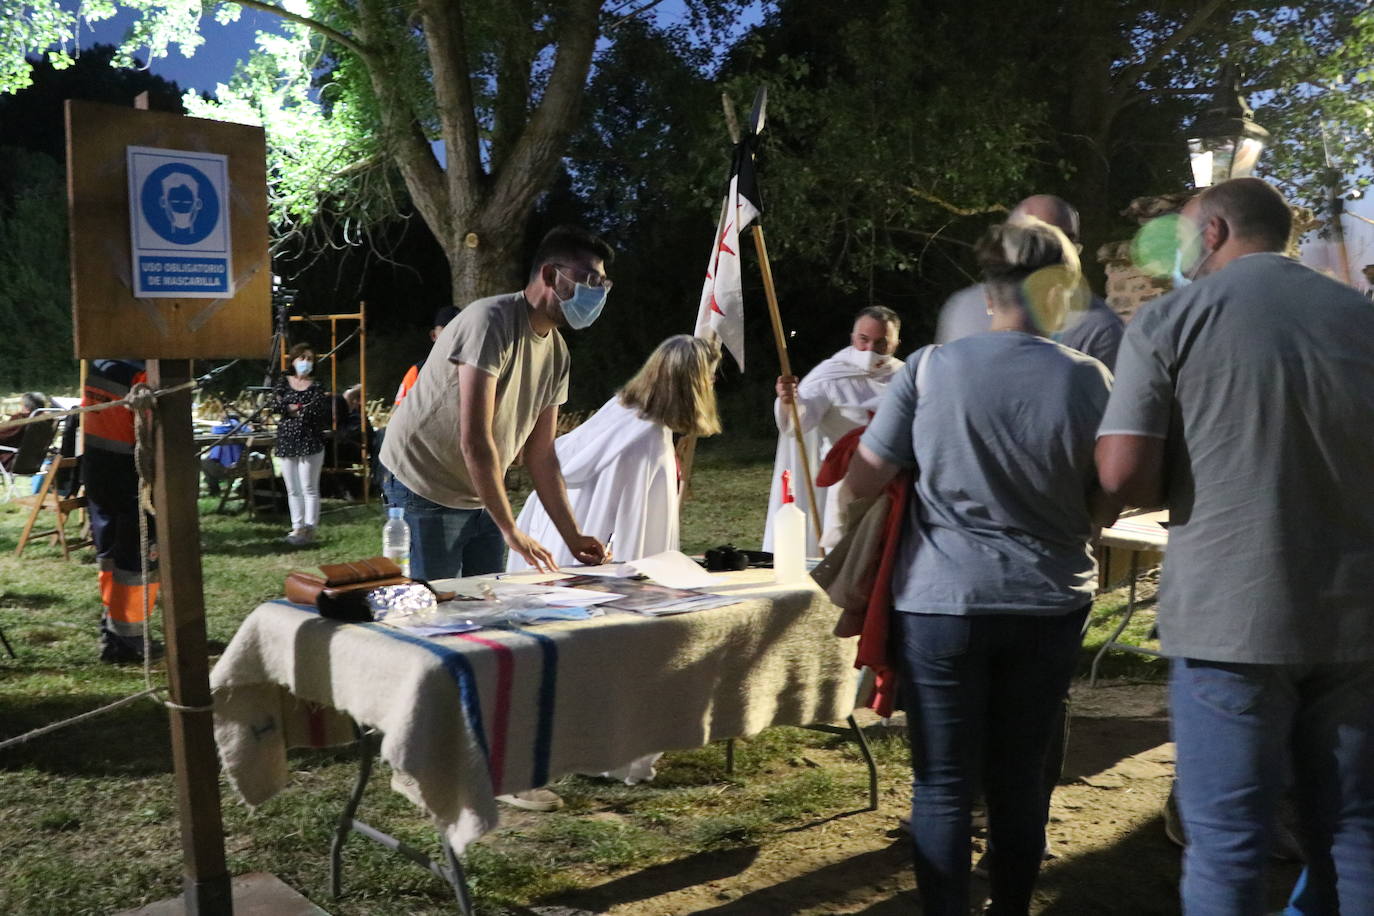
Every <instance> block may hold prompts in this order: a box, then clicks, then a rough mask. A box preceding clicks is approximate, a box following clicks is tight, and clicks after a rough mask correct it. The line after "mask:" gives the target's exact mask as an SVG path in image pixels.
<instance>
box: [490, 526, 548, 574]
mask: <svg viewBox="0 0 1374 916" xmlns="http://www.w3.org/2000/svg"><path fill="white" fill-rule="evenodd" d="M502 537H503V538H504V539H505V541H506V546H507V547H509V548H510V549H511V552H512V553H518V554H519V555H520V556H522V557H524V558H525V562H526V563H528V564H530V566H533V567H534V568H535V569H537V570H539V571H540V572H558V563H557V561H556V560H554V558H553V554H551V553H549V550H548V548H547V547H545V546H544V545H543V544H541V543H539V542H538V541H536V540H535V539H534V538H532V537H530V536H529V535H528V534H526V533H525V532H523V531H521V530H520V529H519V528H512V529H511V530H510V531H508V532H506V533H505V534H503V535H502Z"/></svg>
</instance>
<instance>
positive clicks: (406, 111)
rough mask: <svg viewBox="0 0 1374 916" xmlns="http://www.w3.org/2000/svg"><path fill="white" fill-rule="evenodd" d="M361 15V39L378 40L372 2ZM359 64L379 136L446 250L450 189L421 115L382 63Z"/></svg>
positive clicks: (373, 60)
mask: <svg viewBox="0 0 1374 916" xmlns="http://www.w3.org/2000/svg"><path fill="white" fill-rule="evenodd" d="M359 12H360V15H359V25H358V30H359V33H360V34H361V35H362V37H363V38H364V40H367V39H369V38H372V37H376V38H380V37H381V32H382V30H383V29H384V27H385V26H384V24H383V22H382V17H381V12H380V11H379V10H378V9H377V7H376V3H375V0H364V2H363V3H361V4H360V11H359ZM363 62H364V64H365V65H366V68H367V76H368V80H369V82H370V83H371V85H372V93H373V95H374V96H376V99H377V110H378V112H379V114H380V115H381V121H382V129H383V136H384V138H385V143H386V144H387V147H388V148H389V149H390V151H391V157H392V158H393V159H394V160H395V161H396V167H397V168H398V169H399V170H400V172H401V178H402V180H404V181H405V183H406V190H407V191H409V192H410V199H411V200H412V201H413V202H414V204H415V209H416V210H418V211H419V212H420V216H421V217H423V218H424V221H425V223H426V224H427V225H428V226H429V229H430V231H431V232H433V233H434V236H435V238H437V239H439V242H440V244H441V245H443V246H444V248H445V250H447V249H448V246H449V243H450V241H451V232H452V222H453V221H452V218H451V216H450V210H449V189H448V186H447V185H445V184H444V170H443V169H442V168H441V167H440V166H439V160H438V159H436V158H435V157H434V150H433V149H431V148H430V145H429V140H428V138H427V137H425V135H424V132H423V131H422V130H421V129H420V119H419V117H417V116H416V113H415V110H414V108H413V106H412V105H411V104H410V103H409V101H408V100H406V99H405V97H404V95H403V94H402V92H401V90H400V88H399V87H398V85H397V83H396V80H395V79H394V75H395V74H394V73H392V72H390V69H389V68H388V67H387V66H386V65H385V60H384V59H383V58H382V57H380V56H376V57H374V58H369V59H364V61H363Z"/></svg>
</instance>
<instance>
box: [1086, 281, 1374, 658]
mask: <svg viewBox="0 0 1374 916" xmlns="http://www.w3.org/2000/svg"><path fill="white" fill-rule="evenodd" d="M1099 434H1100V435H1104V436H1106V435H1113V434H1125V435H1139V436H1154V437H1157V438H1161V439H1165V440H1166V444H1165V484H1166V487H1167V490H1166V501H1167V505H1168V508H1169V520H1170V523H1169V550H1168V557H1167V559H1166V561H1165V563H1164V570H1163V574H1162V581H1161V583H1160V616H1159V632H1160V641H1161V643H1162V646H1163V649H1164V652H1165V653H1166V654H1168V655H1173V656H1181V657H1186V658H1201V659H1209V660H1212V661H1221V662H1242V663H1256V664H1310V663H1322V662H1354V661H1363V660H1366V659H1369V658H1374V484H1372V483H1371V480H1370V469H1371V463H1374V309H1371V308H1370V305H1369V302H1368V301H1367V300H1365V299H1364V298H1363V297H1362V296H1361V295H1360V294H1359V293H1358V292H1356V291H1355V290H1353V289H1351V288H1350V287H1348V286H1344V285H1342V284H1340V283H1337V282H1335V281H1333V280H1330V279H1327V278H1326V277H1323V276H1322V275H1321V274H1319V273H1317V272H1316V271H1313V270H1310V269H1309V268H1307V267H1304V266H1303V265H1301V264H1299V263H1297V262H1296V261H1292V260H1290V259H1288V258H1285V257H1283V256H1281V255H1277V254H1256V255H1248V256H1246V257H1243V258H1240V259H1238V260H1236V261H1233V262H1232V263H1230V264H1229V265H1227V266H1226V267H1225V268H1224V269H1222V270H1220V271H1218V272H1217V273H1215V274H1212V275H1210V276H1208V277H1206V278H1204V279H1202V280H1200V281H1198V282H1197V283H1194V284H1193V285H1191V286H1188V287H1186V288H1184V289H1182V290H1180V291H1178V292H1175V293H1171V294H1169V295H1166V296H1164V297H1162V298H1160V299H1157V300H1155V301H1153V302H1150V303H1148V304H1146V305H1145V306H1143V307H1142V308H1141V310H1140V311H1139V312H1138V313H1136V316H1135V318H1134V319H1132V321H1131V323H1130V325H1129V326H1127V328H1126V336H1125V338H1123V340H1122V342H1121V354H1120V356H1119V357H1118V361H1117V382H1116V389H1115V391H1114V392H1113V394H1112V399H1111V403H1110V405H1109V406H1108V408H1107V414H1106V416H1105V417H1104V418H1103V421H1102V428H1101V430H1100V433H1099Z"/></svg>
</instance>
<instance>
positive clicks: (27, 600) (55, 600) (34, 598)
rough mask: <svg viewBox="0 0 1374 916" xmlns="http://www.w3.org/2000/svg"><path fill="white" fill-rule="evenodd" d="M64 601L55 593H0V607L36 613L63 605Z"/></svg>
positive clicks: (6, 591) (5, 591) (7, 591)
mask: <svg viewBox="0 0 1374 916" xmlns="http://www.w3.org/2000/svg"><path fill="white" fill-rule="evenodd" d="M64 601H65V599H64V598H63V596H62V595H59V594H57V593H56V592H12V591H10V590H9V589H5V590H3V591H0V607H13V608H19V609H21V610H26V611H37V610H41V609H43V608H47V607H54V606H55V605H59V604H62V603H64Z"/></svg>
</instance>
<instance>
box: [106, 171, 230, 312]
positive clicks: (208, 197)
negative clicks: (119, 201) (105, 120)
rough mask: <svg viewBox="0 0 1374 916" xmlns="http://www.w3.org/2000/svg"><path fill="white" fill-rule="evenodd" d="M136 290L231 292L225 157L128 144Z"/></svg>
mask: <svg viewBox="0 0 1374 916" xmlns="http://www.w3.org/2000/svg"><path fill="white" fill-rule="evenodd" d="M128 157H129V229H130V232H131V233H132V250H133V276H134V296H135V297H137V298H141V299H150V298H167V297H176V298H179V299H181V298H203V299H219V298H224V297H229V296H233V295H234V284H233V276H234V274H233V264H232V263H231V251H232V247H231V245H230V237H229V194H228V187H229V157H228V156H224V155H219V154H216V153H191V152H182V151H179V150H169V149H152V148H150V147H145V146H130V147H128Z"/></svg>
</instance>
